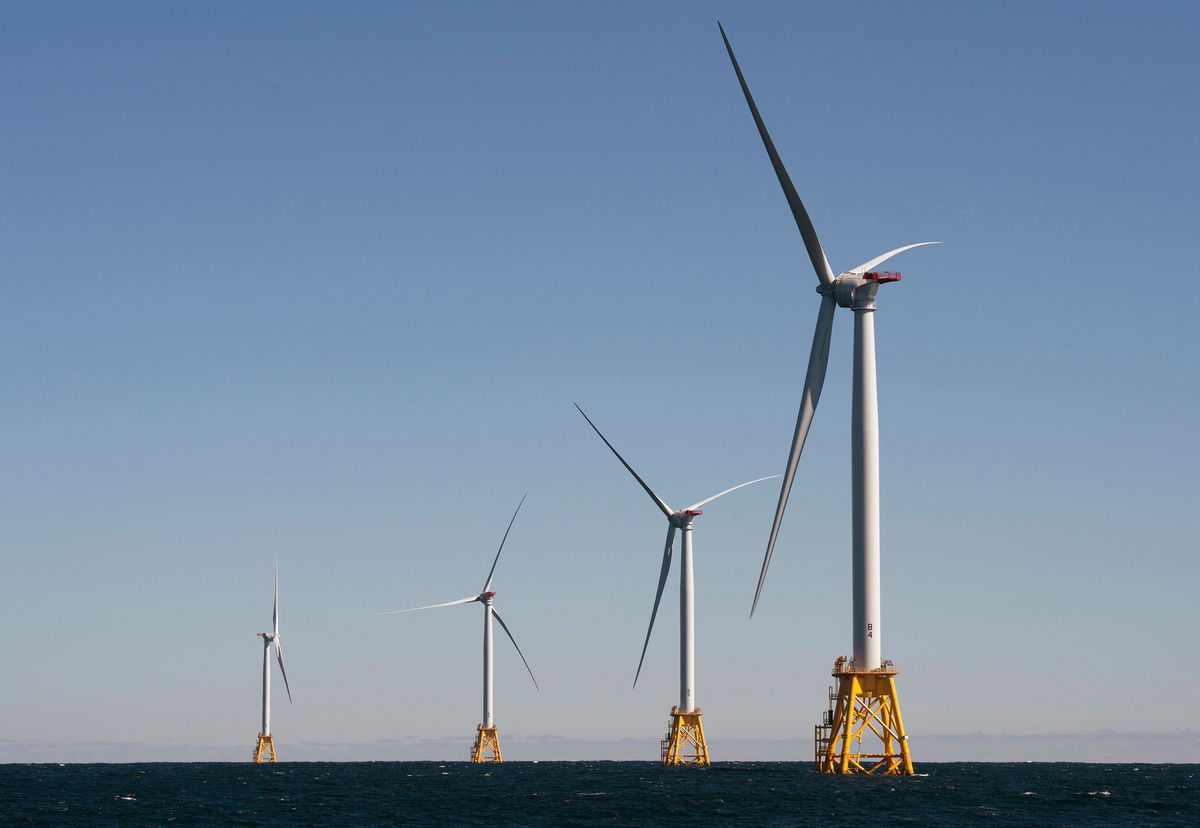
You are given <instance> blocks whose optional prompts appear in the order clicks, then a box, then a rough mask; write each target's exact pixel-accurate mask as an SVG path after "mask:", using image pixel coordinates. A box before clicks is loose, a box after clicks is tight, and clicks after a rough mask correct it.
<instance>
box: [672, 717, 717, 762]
mask: <svg viewBox="0 0 1200 828" xmlns="http://www.w3.org/2000/svg"><path fill="white" fill-rule="evenodd" d="M661 756H662V763H663V764H664V765H707V764H709V763H710V762H709V758H708V742H707V741H706V740H705V738H704V724H703V722H701V721H700V711H699V710H693V711H692V712H691V713H680V712H679V708H678V707H672V708H671V721H670V722H669V724H668V725H667V736H666V738H665V739H663V740H662V753H661Z"/></svg>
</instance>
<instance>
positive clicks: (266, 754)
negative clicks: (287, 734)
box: [254, 733, 275, 762]
mask: <svg viewBox="0 0 1200 828" xmlns="http://www.w3.org/2000/svg"><path fill="white" fill-rule="evenodd" d="M254 761H255V762H274V761H275V738H274V737H273V736H271V735H270V734H267V735H266V736H264V735H262V734H261V733H260V734H258V744H257V745H255V747H254Z"/></svg>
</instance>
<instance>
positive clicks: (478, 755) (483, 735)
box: [471, 725, 504, 763]
mask: <svg viewBox="0 0 1200 828" xmlns="http://www.w3.org/2000/svg"><path fill="white" fill-rule="evenodd" d="M471 761H472V762H476V763H478V762H503V761H504V757H503V756H501V755H500V736H499V734H498V733H497V731H496V728H494V727H484V726H483V725H479V727H478V728H477V732H476V733H475V744H474V746H472V748H471Z"/></svg>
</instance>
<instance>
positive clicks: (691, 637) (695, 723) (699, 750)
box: [575, 403, 779, 765]
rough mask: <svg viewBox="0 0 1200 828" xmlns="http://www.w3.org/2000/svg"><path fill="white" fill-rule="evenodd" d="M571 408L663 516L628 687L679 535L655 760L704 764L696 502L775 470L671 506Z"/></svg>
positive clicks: (644, 655) (652, 622) (604, 438)
mask: <svg viewBox="0 0 1200 828" xmlns="http://www.w3.org/2000/svg"><path fill="white" fill-rule="evenodd" d="M575 408H577V409H579V413H580V414H583V419H585V420H587V421H588V425H590V426H591V427H592V430H593V431H595V432H596V434H597V435H599V437H600V439H601V440H603V441H604V445H606V446H608V448H609V450H610V451H611V452H612V453H613V454H615V455H616V456H617V459H618V460H620V461H621V465H623V466H624V467H625V468H626V469H628V470H629V473H630V474H632V475H633V478H634V480H636V481H637V482H638V483H639V484H640V485H641V487H642V488H643V489H645V491H646V494H648V495H650V499H651V500H653V501H654V505H655V506H657V507H658V508H659V509H660V510H661V511H662V513H663V514H664V515H665V516H666V518H667V543H666V546H665V548H664V549H663V559H662V569H661V570H660V571H659V574H658V591H657V592H656V593H655V594H654V608H653V609H652V610H651V611H650V625H649V626H648V627H647V628H646V641H645V643H643V644H642V657H641V658H640V659H638V666H637V672H636V673H635V674H634V676H633V686H634V687H637V680H638V677H639V676H640V675H641V674H642V663H643V662H644V661H645V660H646V648H647V647H648V646H649V645H650V633H651V632H653V631H654V619H655V617H656V616H657V615H658V604H659V602H660V601H661V600H662V594H663V588H664V587H666V585H667V575H668V574H669V573H670V570H671V554H672V553H673V552H674V549H675V532H676V531H677V530H678V531H679V532H681V533H682V534H683V539H682V543H681V546H682V555H681V557H682V560H681V561H680V564H679V704H677V705H674V706H673V707H672V708H671V718H670V721H669V723H668V726H667V735H666V737H665V738H664V739H663V740H662V743H661V759H662V763H663V764H664V765H707V764H709V756H708V743H707V742H706V741H705V738H704V725H703V723H702V722H701V720H700V708H699V707H696V695H695V690H696V633H695V618H696V605H695V596H694V590H693V576H692V521H693V520H695V519H696V517H698V516H699V515H701V514H703V513H702V512H701V511H700V507H701V506H703V505H704V504H706V503H709V502H711V501H714V500H716V499H717V498H718V497H721V496H722V495H727V494H729V493H730V492H732V491H736V490H737V489H740V488H742V487H743V486H749V485H750V484H751V483H760V482H762V481H763V480H770V479H771V477H779V475H777V474H775V475H770V476H769V477H760V478H758V479H757V480H751V481H749V482H747V483H741V484H739V485H737V486H734V487H733V488H732V489H726V490H725V491H723V492H718V493H717V494H715V495H713V496H712V497H706V498H705V499H704V500H701V501H700V502H699V503H693V504H692V505H691V506H688V507H687V508H686V509H679V510H673V509H671V507H670V506H668V505H667V504H666V502H665V501H664V500H663V499H662V498H661V497H659V496H658V495H656V494H655V493H654V491H653V490H652V489H651V488H650V487H649V486H647V485H646V481H645V480H642V478H641V477H640V476H638V473H637V472H635V471H634V470H633V466H631V465H629V463H627V462H626V461H625V458H624V457H622V456H621V454H620V452H618V451H617V450H616V449H615V448H613V444H612V443H610V442H608V438H607V437H605V436H604V435H603V434H601V433H600V429H598V428H596V424H595V423H593V422H592V420H591V418H590V417H588V415H587V414H584V412H583V409H582V408H579V404H578V403H576V404H575Z"/></svg>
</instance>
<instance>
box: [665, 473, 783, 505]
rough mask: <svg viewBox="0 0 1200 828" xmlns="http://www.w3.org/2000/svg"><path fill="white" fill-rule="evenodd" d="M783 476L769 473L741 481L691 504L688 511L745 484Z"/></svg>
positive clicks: (734, 490)
mask: <svg viewBox="0 0 1200 828" xmlns="http://www.w3.org/2000/svg"><path fill="white" fill-rule="evenodd" d="M782 476H783V475H781V474H768V475H767V476H766V477H760V478H758V479H757V480H748V481H747V482H745V483H739V484H738V485H736V486H734V487H733V488H732V489H726V490H725V491H723V492H717V493H716V494H715V495H713V496H712V497H706V498H704V500H701V501H700V502H699V503H693V504H692V505H691V506H689V507H688V511H689V512H690V511H691V510H692V509H699V508H700V507H701V506H703V505H704V504H705V503H711V502H712V501H714V500H716V499H717V498H718V497H721V496H723V495H727V494H729V493H730V492H736V491H737V490H738V489H741V488H743V487H745V486H749V485H751V484H752V483H761V482H763V481H764V480H771V479H772V478H775V477H782Z"/></svg>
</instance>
